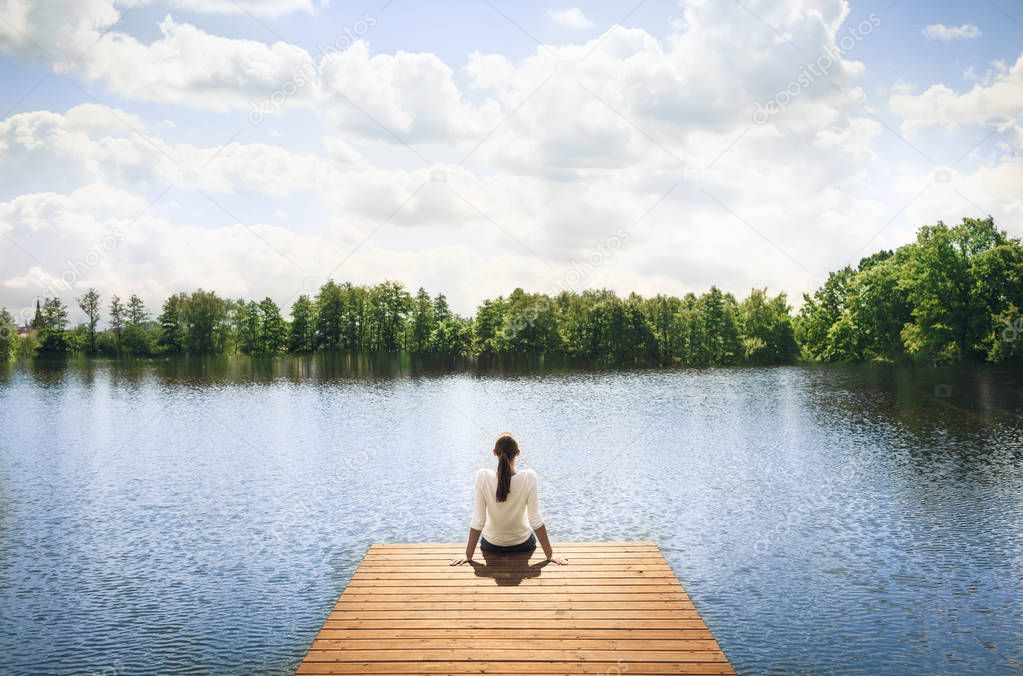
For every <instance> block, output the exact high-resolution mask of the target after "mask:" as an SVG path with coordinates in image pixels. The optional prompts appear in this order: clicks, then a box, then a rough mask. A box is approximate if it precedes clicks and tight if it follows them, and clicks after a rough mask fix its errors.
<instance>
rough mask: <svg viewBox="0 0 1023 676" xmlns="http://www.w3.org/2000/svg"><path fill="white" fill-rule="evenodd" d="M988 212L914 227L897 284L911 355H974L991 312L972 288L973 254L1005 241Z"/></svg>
mask: <svg viewBox="0 0 1023 676" xmlns="http://www.w3.org/2000/svg"><path fill="white" fill-rule="evenodd" d="M1006 241H1007V240H1006V237H1005V234H1004V233H1002V232H1000V231H999V230H997V229H996V228H995V226H994V221H993V220H992V219H991V218H987V219H982V220H981V219H974V218H965V219H963V222H962V223H961V224H960V225H958V226H955V227H951V228H950V227H948V226H946V225H945V224H944V223H941V222H940V221H939V222H938V224H937V225H933V226H924V227H922V228H920V231H919V232H918V234H917V239H916V242H915V244H914V246H912V247H911V249H910V251H909V254H908V256H907V259H906V266H905V268H904V270H903V277H902V282H901V284H900V288H902V289H903V290H904V291H905V292H906V293H907V294H908V297H909V301H910V303H911V305H912V308H913V309H912V317H913V322H912V323H911V324H907V325H906V326H905V327H904V329H903V331H902V337H903V343H904V344H905V346H906V348H907V351H908V352H909V353H910V354H911V355H912V356H914V357H915V358H917V359H919V360H922V361H926V362H929V363H941V362H952V361H959V360H960V359H979V358H981V357H982V356H983V348H982V346H981V344H982V340H983V338H984V337H985V336H986V334H987V333H988V331H987V329H988V328H989V326H990V321H991V318H990V317H989V316H986V315H985V307H984V302H983V300H982V299H980V298H978V296H977V293H976V290H977V287H978V280H977V279H976V278H975V268H974V267H973V261H974V259H975V257H977V256H978V255H980V254H982V253H984V252H985V251H988V250H990V249H992V248H995V247H997V246H1000V245H1002V244H1005V243H1006Z"/></svg>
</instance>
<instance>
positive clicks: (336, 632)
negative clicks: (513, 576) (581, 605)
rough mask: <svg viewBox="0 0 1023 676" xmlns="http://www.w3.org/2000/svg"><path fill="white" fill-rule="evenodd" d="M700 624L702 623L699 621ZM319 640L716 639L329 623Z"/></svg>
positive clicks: (698, 633)
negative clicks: (339, 626)
mask: <svg viewBox="0 0 1023 676" xmlns="http://www.w3.org/2000/svg"><path fill="white" fill-rule="evenodd" d="M696 624H698V623H696ZM316 638H317V639H338V640H340V639H352V640H361V639H366V638H369V639H371V640H375V639H396V638H416V639H419V638H444V639H453V638H466V639H479V638H495V639H503V640H515V641H521V640H523V639H539V640H546V639H559V640H566V639H615V640H627V639H633V638H635V639H657V638H684V639H708V638H713V636H712V635H711V633H710V630H709V629H702V628H700V627H699V626H696V627H694V628H691V629H677V628H676V629H642V628H638V629H629V628H625V629H607V628H597V629H579V628H567V629H566V628H561V627H550V628H546V629H545V628H532V627H531V628H527V629H518V628H514V627H513V628H508V627H500V628H489V629H465V628H462V627H459V628H457V629H450V628H444V627H436V626H434V627H426V628H422V629H414V628H413V629H405V628H394V627H392V626H385V627H379V628H375V629H372V630H369V631H367V629H366V628H362V629H330V628H327V627H326V626H325V627H324V628H323V629H321V630H320V633H319V634H317V635H316Z"/></svg>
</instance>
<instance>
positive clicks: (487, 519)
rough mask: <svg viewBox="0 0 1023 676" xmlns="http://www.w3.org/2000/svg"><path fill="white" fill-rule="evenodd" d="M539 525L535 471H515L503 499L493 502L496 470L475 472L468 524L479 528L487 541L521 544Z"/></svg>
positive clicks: (541, 518)
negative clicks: (505, 496) (474, 484)
mask: <svg viewBox="0 0 1023 676" xmlns="http://www.w3.org/2000/svg"><path fill="white" fill-rule="evenodd" d="M542 525H543V515H542V514H541V513H540V499H539V497H538V496H537V478H536V472H534V471H533V470H531V469H520V470H516V472H515V474H513V475H512V478H511V489H510V490H509V491H508V498H507V499H506V500H505V501H504V502H498V501H497V472H496V471H495V470H492V469H481V470H480V471H478V472H476V486H475V488H474V489H473V509H472V521H471V522H470V523H469V527H470V528H473V529H475V530H480V531H483V537H484V538H485V539H486V541H487V542H489V543H491V544H495V545H499V546H502V547H508V546H511V545H517V544H521V543H523V542H525V541H526V540H528V539H529V536H530V535H531V534H532V533H533V531H534V530H536V529H537V528H539V527H540V526H542Z"/></svg>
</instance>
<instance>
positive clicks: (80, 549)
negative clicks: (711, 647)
mask: <svg viewBox="0 0 1023 676" xmlns="http://www.w3.org/2000/svg"><path fill="white" fill-rule="evenodd" d="M1021 412H1023V374H1019V373H1016V374H1013V373H1011V372H1006V371H998V370H991V369H974V370H972V371H970V370H949V371H942V370H915V371H910V370H891V369H871V368H824V367H783V368H765V369H716V370H688V371H658V370H650V371H629V372H622V371H617V372H616V371H610V372H600V373H565V372H560V371H558V370H557V369H553V368H551V367H547V368H539V369H535V370H533V371H527V372H523V371H521V370H517V369H502V370H493V371H489V372H486V373H480V372H470V373H455V374H443V373H436V372H434V371H432V370H429V369H422V368H418V367H416V366H415V365H414V364H412V363H411V362H409V361H407V360H396V361H394V362H387V363H380V362H373V363H370V362H359V363H354V364H353V363H352V362H350V361H348V360H345V359H342V358H333V359H331V358H326V357H318V358H315V359H305V360H303V359H284V360H280V361H275V362H253V361H249V360H245V359H219V360H205V361H204V360H195V359H193V360H190V361H187V360H186V361H167V362H154V363H143V364H134V365H128V364H123V363H112V362H102V361H100V362H84V361H83V362H74V363H71V364H69V365H38V364H37V365H36V366H35V367H33V368H25V367H22V368H9V369H7V370H0V603H2V613H0V614H2V630H0V671H2V672H5V673H11V672H13V673H28V672H36V673H38V672H39V671H47V672H49V671H52V672H66V673H86V674H89V673H92V674H121V673H123V674H137V673H138V674H141V673H166V672H169V671H175V670H187V671H190V672H193V673H282V672H283V673H287V672H289V671H291V670H293V669H294V667H295V665H296V664H297V661H298V660H300V659H301V657H302V655H303V654H304V652H305V649H306V648H307V646H308V644H309V642H310V641H311V640H312V638H313V636H314V634H315V633H316V632H317V630H318V629H319V627H320V625H321V624H322V622H323V620H324V619H325V617H326V614H327V613H328V611H329V609H330V608H331V606H332V605H333V603H334V602H335V600H336V598H337V596H338V594H339V593H340V592H341V590H342V588H343V587H344V584H345V582H346V580H347V578H348V576H349V575H350V574H351V573H352V571H353V570H354V568H355V566H356V565H357V564H358V562H359V560H360V558H361V557H362V555H363V554H364V552H365V550H366V547H367V546H368V545H369V544H371V543H374V542H414V541H461V540H463V539H464V537H465V534H466V530H467V524H468V517H469V498H470V490H471V482H472V476H473V473H474V471H475V470H476V468H478V467H481V466H484V465H489V464H491V462H490V461H491V460H492V457H491V456H490V455H489V450H490V448H491V444H492V441H493V437H494V436H495V435H496V434H497V433H498V432H501V431H504V430H511V431H513V432H514V433H515V434H516V435H517V436H518V438H519V439H520V442H521V446H522V453H523V455H522V465H523V466H530V467H533V468H535V469H536V470H537V471H538V472H539V474H540V477H541V496H540V498H541V503H542V507H543V510H544V513H545V517H546V519H547V523H548V528H549V530H550V532H551V535H552V538H553V539H554V540H555V546H556V543H557V540H559V539H571V540H607V539H616V540H621V539H629V540H632V539H642V540H653V541H656V542H657V543H658V544H659V545H660V547H661V548H662V550H663V551H664V553H665V555H666V556H667V558H668V560H669V561H670V563H671V564H672V566H673V568H674V569H675V572H676V573H677V574H678V576H679V578H680V579H681V580H682V582H683V584H684V585H685V586H686V588H687V590H688V591H689V594H690V596H691V597H692V598H693V600H694V601H695V602H696V604H697V607H698V608H699V610H700V611H701V612H702V614H703V616H704V618H705V619H706V621H707V623H708V624H709V626H710V627H711V629H712V630H713V631H714V633H715V635H716V636H717V638H718V640H719V642H720V643H721V646H722V648H723V649H724V650H725V652H726V654H727V655H728V656H729V658H730V659H731V660H732V662H733V664H734V665H735V666H736V668H737V669H738V670H739V672H740V673H759V672H765V671H772V672H778V671H791V672H802V673H820V672H840V673H864V674H873V673H878V672H881V671H900V672H917V673H928V674H933V673H971V672H972V673H1007V672H1017V673H1018V672H1021V671H1023V415H1021ZM460 550H461V547H458V548H455V549H453V550H452V552H451V553H452V555H453V556H455V555H457V554H459V552H460Z"/></svg>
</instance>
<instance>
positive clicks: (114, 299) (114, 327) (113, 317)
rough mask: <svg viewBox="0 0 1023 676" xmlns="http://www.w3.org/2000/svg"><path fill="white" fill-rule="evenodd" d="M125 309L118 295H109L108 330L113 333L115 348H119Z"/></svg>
mask: <svg viewBox="0 0 1023 676" xmlns="http://www.w3.org/2000/svg"><path fill="white" fill-rule="evenodd" d="M125 318H126V311H125V309H124V304H123V303H122V302H121V299H120V297H118V296H117V295H116V294H114V295H113V296H111V297H110V330H111V331H113V333H114V342H115V344H116V345H117V349H118V350H120V349H121V333H122V332H123V331H124V324H125Z"/></svg>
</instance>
